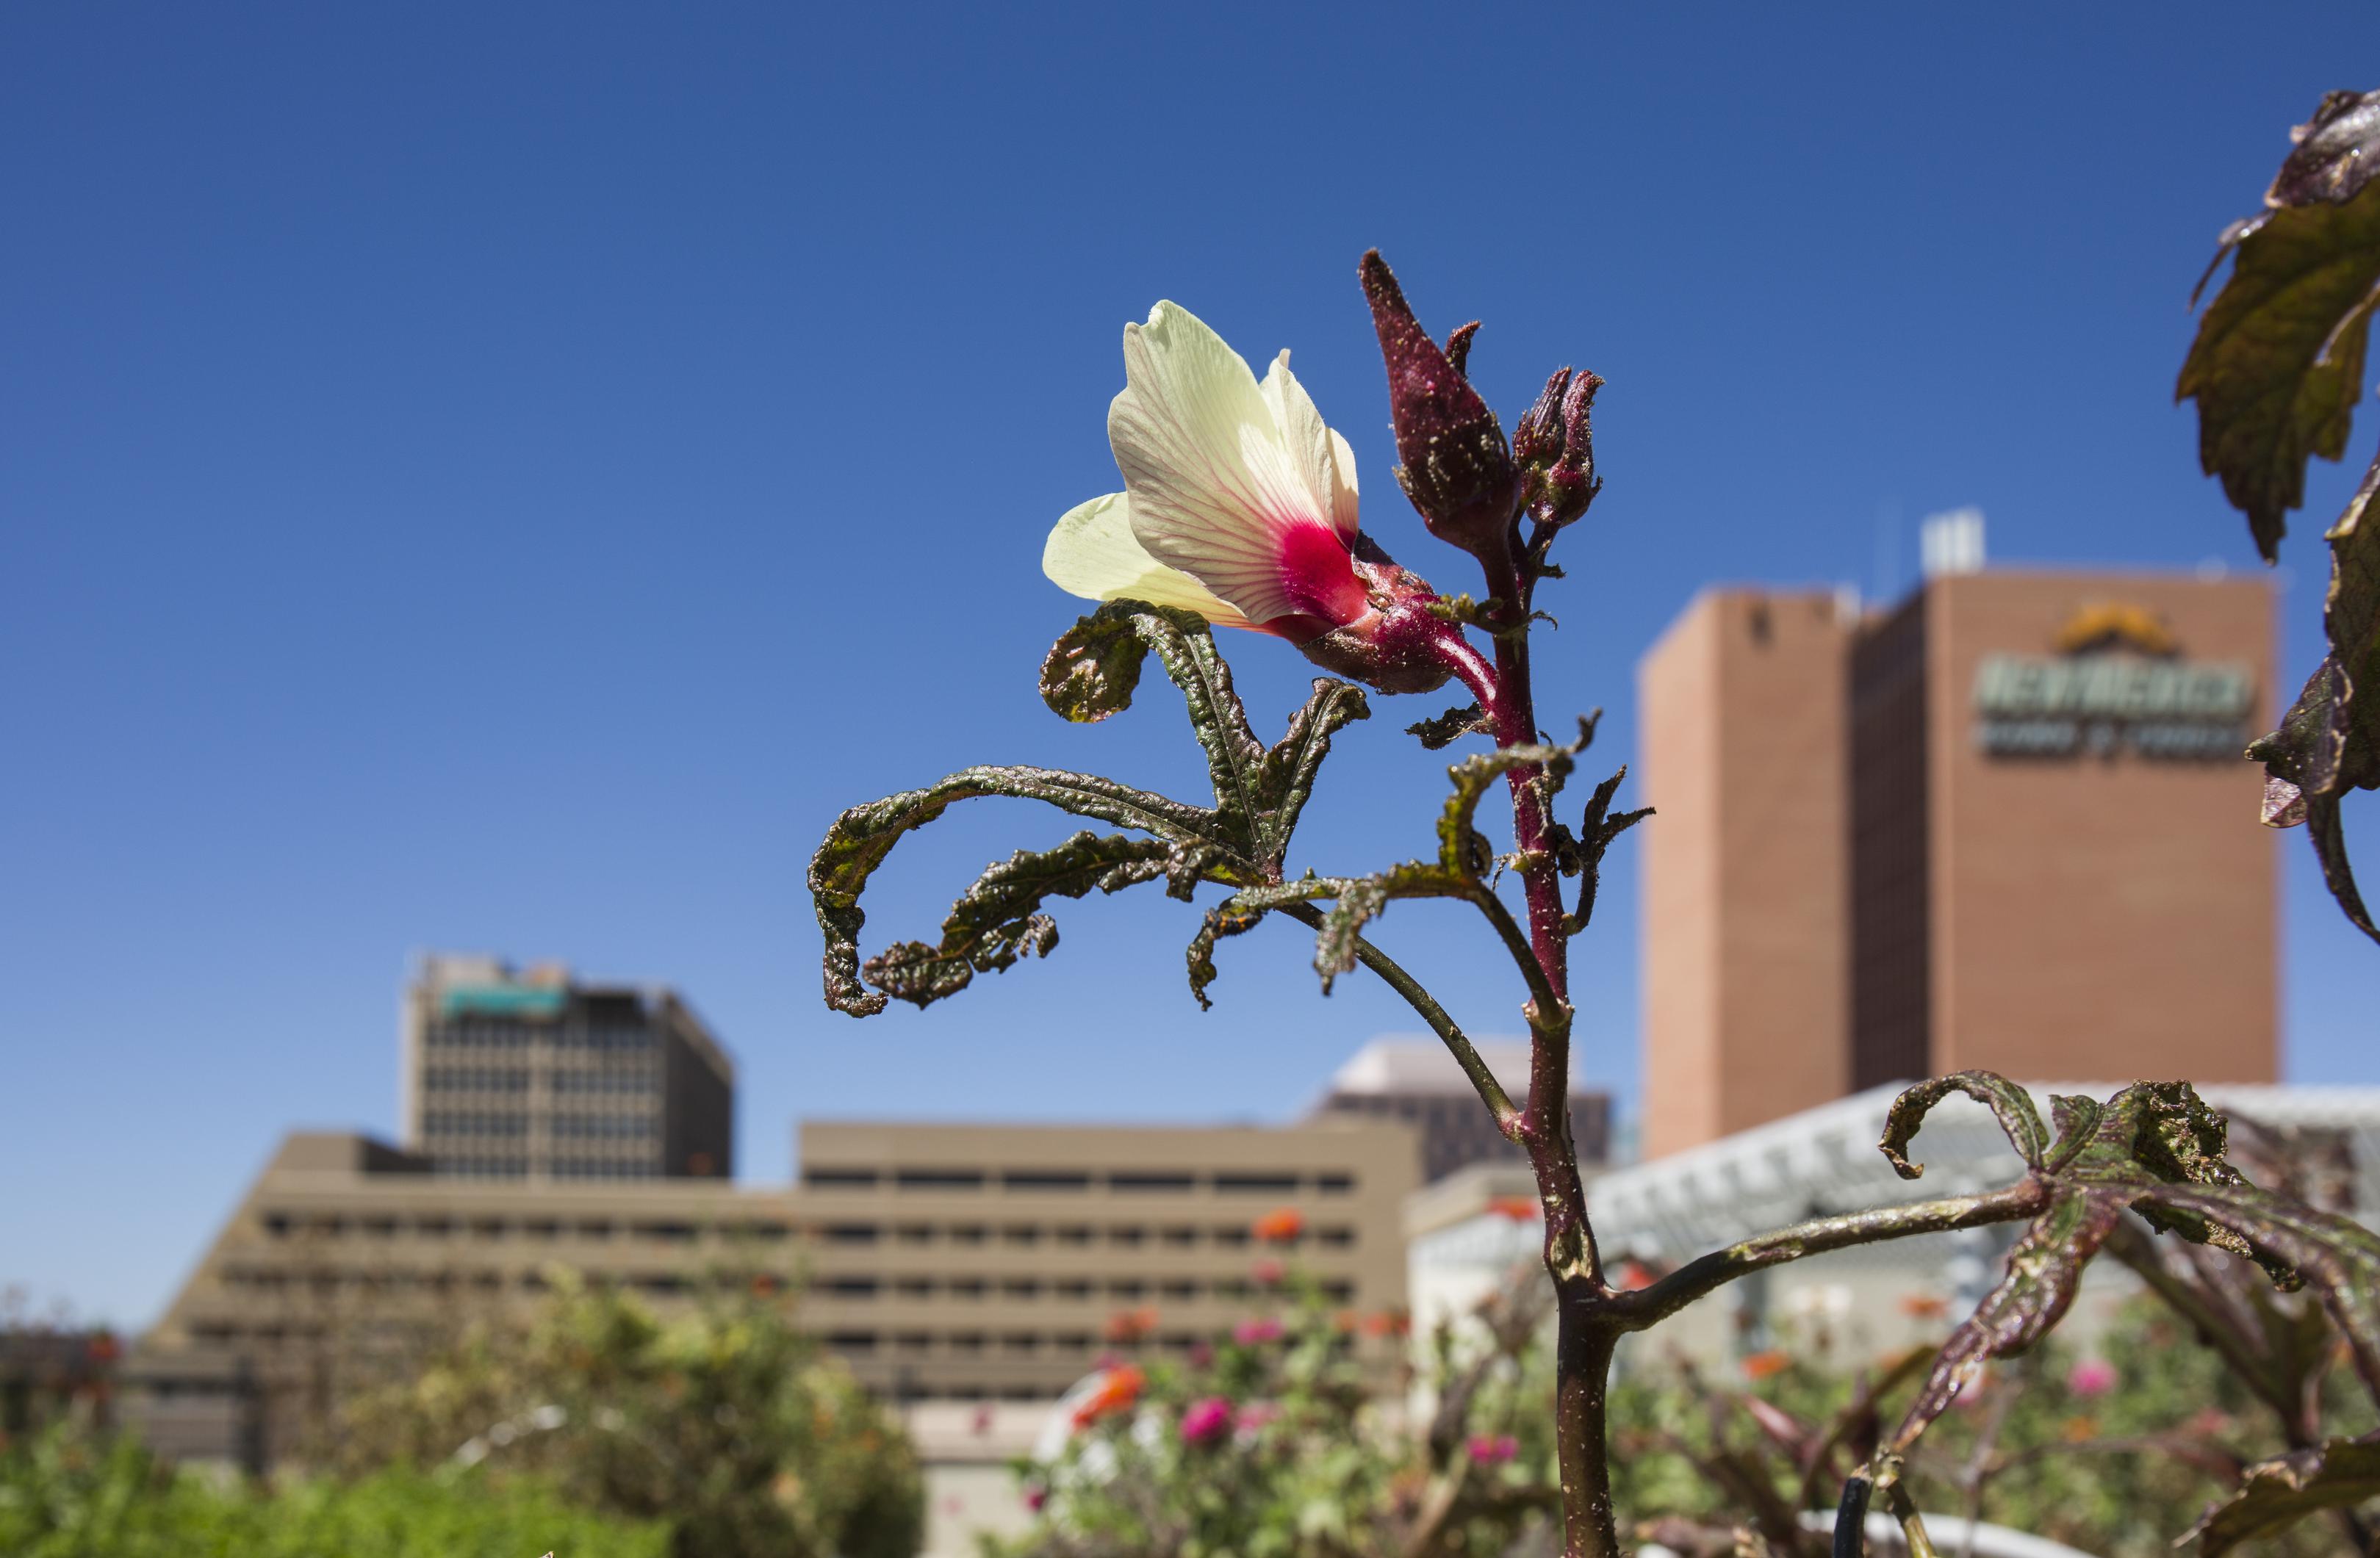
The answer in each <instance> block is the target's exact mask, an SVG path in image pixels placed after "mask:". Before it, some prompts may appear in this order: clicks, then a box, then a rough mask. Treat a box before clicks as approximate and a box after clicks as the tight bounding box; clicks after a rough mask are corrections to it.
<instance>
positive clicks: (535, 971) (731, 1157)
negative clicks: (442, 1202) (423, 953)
mask: <svg viewBox="0 0 2380 1558" xmlns="http://www.w3.org/2000/svg"><path fill="white" fill-rule="evenodd" d="M404 1013H405V1021H404V1046H405V1047H404V1082H405V1097H404V1104H403V1107H402V1109H401V1116H402V1118H403V1119H404V1121H405V1146H406V1149H407V1151H409V1152H411V1153H415V1154H416V1155H418V1156H419V1158H421V1159H423V1160H425V1161H426V1162H427V1164H428V1165H430V1167H431V1168H432V1169H433V1170H434V1171H436V1172H438V1173H440V1174H457V1175H473V1176H478V1177H480V1178H496V1179H525V1178H539V1179H652V1178H697V1179H700V1178H717V1179H724V1178H728V1177H729V1176H730V1175H731V1174H732V1173H733V1172H734V1168H735V1108H734V1101H735V1066H734V1063H733V1062H731V1061H730V1060H729V1059H728V1057H727V1055H726V1052H725V1051H723V1050H722V1049H721V1048H720V1046H719V1043H718V1041H717V1040H715V1039H713V1038H712V1037H711V1035H710V1031H709V1030H708V1029H706V1028H705V1027H704V1026H703V1024H702V1021H701V1020H700V1019H699V1018H698V1017H697V1016H695V1014H694V1012H693V1011H692V1009H691V1008H688V1007H687V1006H686V1002H685V1001H684V1000H682V999H681V998H679V996H677V995H676V993H675V992H674V991H671V990H668V989H663V988H661V987H658V986H637V985H612V984H580V983H575V982H573V981H572V979H571V978H570V975H569V973H568V971H566V970H565V969H563V968H562V967H560V966H559V965H556V964H543V965H539V966H535V967H531V968H528V969H526V970H516V969H515V968H514V967H513V966H512V965H511V964H509V963H505V962H503V961H500V960H497V959H494V958H484V957H458V956H454V955H447V954H433V955H431V956H430V957H426V958H424V959H423V960H421V963H420V967H419V971H418V972H417V974H416V977H415V978H414V980H413V981H412V983H411V984H409V985H408V986H407V990H406V993H405V1006H404Z"/></svg>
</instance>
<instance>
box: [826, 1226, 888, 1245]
mask: <svg viewBox="0 0 2380 1558" xmlns="http://www.w3.org/2000/svg"><path fill="white" fill-rule="evenodd" d="M823 1231H824V1232H825V1235H826V1241H827V1242H828V1243H829V1244H873V1243H875V1242H876V1234H877V1227H876V1225H875V1224H873V1223H830V1224H828V1225H827V1226H826V1228H825V1229H824V1230H823Z"/></svg>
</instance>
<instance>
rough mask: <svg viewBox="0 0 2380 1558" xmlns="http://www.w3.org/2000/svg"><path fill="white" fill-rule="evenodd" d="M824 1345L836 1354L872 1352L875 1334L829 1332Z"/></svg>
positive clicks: (868, 1332)
mask: <svg viewBox="0 0 2380 1558" xmlns="http://www.w3.org/2000/svg"><path fill="white" fill-rule="evenodd" d="M826 1345H827V1346H829V1347H832V1348H833V1349H834V1350H835V1351H837V1352H874V1351H875V1350H876V1333H875V1332H873V1331H830V1332H828V1333H827V1336H826Z"/></svg>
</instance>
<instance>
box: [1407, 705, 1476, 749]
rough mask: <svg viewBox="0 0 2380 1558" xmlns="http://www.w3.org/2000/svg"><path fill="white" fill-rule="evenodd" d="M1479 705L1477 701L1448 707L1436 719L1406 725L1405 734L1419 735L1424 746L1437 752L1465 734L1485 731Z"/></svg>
mask: <svg viewBox="0 0 2380 1558" xmlns="http://www.w3.org/2000/svg"><path fill="white" fill-rule="evenodd" d="M1479 719H1480V715H1479V706H1478V705H1477V704H1476V703H1467V704H1464V705H1463V707H1461V708H1450V709H1448V710H1447V711H1446V712H1445V713H1444V714H1441V715H1439V717H1438V718H1437V719H1421V720H1416V721H1415V722H1414V723H1413V724H1411V725H1408V726H1406V727H1405V734H1407V735H1409V736H1418V737H1419V738H1421V744H1422V745H1423V747H1424V748H1426V749H1427V750H1428V751H1431V752H1437V751H1439V750H1440V749H1441V748H1444V747H1449V746H1452V745H1453V744H1454V743H1456V742H1458V741H1460V740H1462V739H1463V737H1464V736H1468V735H1473V734H1475V733H1478V732H1479V731H1483V730H1484V729H1485V727H1483V726H1482V725H1481V724H1480V723H1479Z"/></svg>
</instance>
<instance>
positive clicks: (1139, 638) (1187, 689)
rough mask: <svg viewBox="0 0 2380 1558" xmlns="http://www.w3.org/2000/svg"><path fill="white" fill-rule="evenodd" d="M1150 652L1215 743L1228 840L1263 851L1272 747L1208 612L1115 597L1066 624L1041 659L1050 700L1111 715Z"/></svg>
mask: <svg viewBox="0 0 2380 1558" xmlns="http://www.w3.org/2000/svg"><path fill="white" fill-rule="evenodd" d="M1150 654H1154V655H1156V656H1157V658H1158V660H1159V661H1160V663H1161V664H1162V665H1163V666H1164V667H1165V673H1166V675H1168V676H1170V677H1172V679H1173V684H1174V685H1175V686H1176V687H1178V688H1180V689H1181V690H1182V699H1183V702H1184V705H1185V706H1186V707H1187V708H1188V711H1189V715H1190V728H1191V729H1192V731H1195V732H1196V735H1197V737H1198V744H1199V745H1200V746H1201V747H1203V748H1204V749H1205V750H1206V754H1207V775H1208V782H1209V783H1210V784H1211V785H1212V786H1213V787H1214V791H1215V816H1216V817H1217V819H1218V827H1219V829H1220V831H1221V832H1222V834H1223V835H1224V838H1223V839H1222V840H1221V842H1222V843H1223V845H1224V847H1226V848H1228V849H1231V850H1233V851H1235V852H1237V853H1239V854H1243V855H1246V856H1249V857H1251V858H1254V857H1256V856H1257V855H1259V854H1260V853H1261V851H1259V850H1258V849H1257V812H1258V811H1259V810H1260V809H1261V804H1260V784H1261V778H1260V771H1261V769H1262V767H1263V766H1264V762H1265V749H1264V748H1263V747H1262V746H1260V745H1258V744H1257V738H1256V734H1255V732H1253V731H1250V730H1249V729H1248V714H1247V710H1246V709H1245V707H1242V705H1241V703H1240V695H1239V694H1238V693H1236V692H1234V691H1233V687H1232V668H1231V667H1230V666H1229V665H1228V664H1226V663H1225V662H1224V659H1223V657H1222V656H1221V655H1220V654H1217V653H1216V652H1215V637H1214V634H1213V633H1212V632H1211V631H1210V630H1209V629H1208V626H1207V622H1206V619H1205V618H1203V617H1201V616H1199V615H1198V614H1197V613H1196V611H1184V610H1177V609H1176V608H1174V607H1171V606H1151V605H1149V604H1148V603H1147V602H1146V601H1140V600H1111V601H1109V602H1108V603H1107V604H1106V605H1104V606H1102V607H1100V608H1099V610H1096V611H1094V612H1092V613H1091V614H1090V615H1089V616H1087V617H1085V618H1083V619H1082V620H1081V621H1079V622H1076V623H1075V625H1074V626H1073V627H1071V628H1069V629H1067V630H1066V632H1065V634H1063V635H1062V636H1061V637H1060V638H1059V640H1058V642H1057V644H1056V645H1055V646H1052V647H1051V649H1050V656H1049V658H1047V659H1046V660H1044V661H1043V662H1042V665H1041V696H1042V699H1043V700H1044V701H1045V702H1047V703H1048V704H1049V705H1050V707H1051V708H1053V709H1055V710H1057V712H1058V713H1060V714H1061V715H1063V716H1064V717H1065V718H1067V719H1073V720H1077V721H1085V722H1087V721H1093V720H1099V719H1106V718H1108V717H1109V716H1110V715H1111V714H1114V713H1116V712H1117V711H1119V710H1121V709H1123V707H1125V706H1126V705H1127V704H1129V703H1130V702H1131V701H1132V694H1133V689H1134V688H1135V687H1136V686H1137V685H1138V684H1139V681H1140V662H1141V660H1142V658H1144V657H1146V656H1147V655H1150ZM1349 718H1356V717H1354V716H1350V717H1349ZM1342 723H1343V721H1342ZM1309 782H1310V779H1309Z"/></svg>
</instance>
